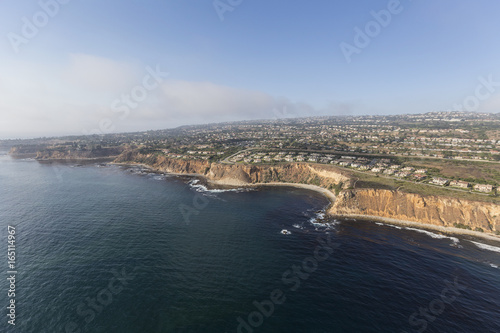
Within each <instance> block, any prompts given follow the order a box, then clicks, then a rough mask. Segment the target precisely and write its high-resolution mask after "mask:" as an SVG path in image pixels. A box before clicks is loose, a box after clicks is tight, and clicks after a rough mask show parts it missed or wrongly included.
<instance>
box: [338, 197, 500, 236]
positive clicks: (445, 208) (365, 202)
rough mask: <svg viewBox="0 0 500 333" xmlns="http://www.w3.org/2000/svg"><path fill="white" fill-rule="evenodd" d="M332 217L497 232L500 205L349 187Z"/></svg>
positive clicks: (499, 219)
mask: <svg viewBox="0 0 500 333" xmlns="http://www.w3.org/2000/svg"><path fill="white" fill-rule="evenodd" d="M329 213H330V214H331V215H333V216H339V217H352V216H358V215H362V216H366V217H380V218H387V219H396V220H402V221H410V222H418V223H423V224H429V225H434V226H441V227H455V226H457V225H461V226H462V227H469V228H470V229H471V230H478V229H481V230H483V231H484V232H489V233H494V232H497V231H500V205H498V204H494V203H487V202H478V201H470V200H463V199H458V198H450V197H443V196H434V195H428V196H423V195H420V194H414V193H406V192H401V191H396V190H383V189H348V190H344V191H342V192H340V193H339V195H338V196H337V199H336V200H335V202H334V203H333V205H332V206H331V207H330V209H329Z"/></svg>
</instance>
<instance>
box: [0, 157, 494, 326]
mask: <svg viewBox="0 0 500 333" xmlns="http://www.w3.org/2000/svg"><path fill="white" fill-rule="evenodd" d="M327 204H328V202H327V200H326V199H325V198H323V197H322V196H320V195H318V194H316V193H314V192H310V191H305V190H298V189H292V188H260V189H253V190H244V189H241V190H235V191H207V190H206V189H205V188H204V187H203V186H200V185H199V184H198V183H197V182H196V181H193V180H192V179H191V180H190V179H185V178H177V177H170V176H162V175H158V174H154V173H149V172H147V171H144V170H141V169H140V168H127V167H121V166H111V165H98V164H95V163H92V164H88V165H87V164H86V165H76V164H71V163H68V164H58V163H39V162H37V161H33V160H14V159H12V158H10V157H9V156H7V155H6V154H5V153H0V228H1V232H0V235H1V238H0V242H1V243H2V244H1V245H0V248H2V249H4V255H3V258H4V259H3V260H2V261H3V264H1V265H0V267H3V268H2V270H0V274H1V275H2V278H1V279H0V281H1V282H0V304H2V306H3V308H4V310H3V311H4V315H3V316H2V319H1V320H2V322H1V323H0V331H1V332H23V333H31V332H35V333H39V332H40V333H44V332H47V333H54V332H112V333H114V332H116V333H129V332H134V333H135V332H146V333H147V332H245V333H248V332H481V333H482V332H500V270H499V268H498V267H499V266H500V252H499V251H500V247H499V245H498V244H493V243H491V242H488V241H485V240H477V239H465V238H463V237H458V236H457V237H456V238H455V237H445V236H441V235H439V234H437V233H429V232H422V231H419V230H409V229H405V228H400V227H393V226H386V225H381V224H377V223H372V222H361V221H354V220H343V221H336V220H333V219H329V218H327V217H324V214H322V210H323V209H324V208H325V206H326V205H327ZM9 225H10V226H14V227H15V228H16V229H15V230H16V269H17V274H16V281H15V289H16V292H15V300H16V309H15V311H16V312H15V314H16V317H15V324H16V325H15V326H12V325H10V324H8V320H9V317H8V316H6V315H7V314H8V313H9V310H8V309H6V307H7V306H8V304H9V303H8V302H9V297H8V295H7V293H8V289H9V287H10V285H9V281H8V280H7V278H8V277H9V275H8V273H7V271H8V267H7V261H8V259H7V241H8V239H7V235H8V233H7V228H8V226H9ZM283 229H286V230H289V231H290V232H291V233H290V234H283V233H282V232H281V231H282V230H283ZM473 241H474V242H476V243H474V242H473ZM483 244H484V245H483Z"/></svg>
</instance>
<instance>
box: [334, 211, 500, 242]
mask: <svg viewBox="0 0 500 333" xmlns="http://www.w3.org/2000/svg"><path fill="white" fill-rule="evenodd" d="M329 216H332V217H334V218H342V219H355V220H363V221H371V222H382V223H384V224H388V225H398V226H405V227H411V228H415V229H422V230H433V231H439V232H441V233H443V234H446V235H461V236H473V237H477V238H484V239H487V240H491V241H496V242H500V236H496V235H494V234H490V233H484V232H479V231H474V230H467V229H459V228H455V227H444V226H440V225H434V224H426V223H420V222H414V221H405V220H398V219H393V218H389V217H381V216H375V215H360V214H329ZM499 245H500V244H499Z"/></svg>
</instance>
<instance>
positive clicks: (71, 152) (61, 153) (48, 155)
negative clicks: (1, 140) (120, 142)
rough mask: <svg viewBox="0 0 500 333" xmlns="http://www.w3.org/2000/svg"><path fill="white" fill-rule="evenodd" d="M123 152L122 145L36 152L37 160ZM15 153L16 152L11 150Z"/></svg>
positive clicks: (97, 156)
mask: <svg viewBox="0 0 500 333" xmlns="http://www.w3.org/2000/svg"><path fill="white" fill-rule="evenodd" d="M122 152H123V148H121V147H110V148H98V149H88V150H76V149H64V150H63V149H41V150H39V151H37V152H36V155H35V158H36V159H37V160H72V159H74V160H78V159H98V158H115V157H116V156H118V155H120V154H121V153H122ZM11 154H13V155H15V152H12V151H11Z"/></svg>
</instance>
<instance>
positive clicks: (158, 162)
mask: <svg viewBox="0 0 500 333" xmlns="http://www.w3.org/2000/svg"><path fill="white" fill-rule="evenodd" d="M115 162H122V163H143V164H146V165H149V166H151V167H153V168H155V169H156V170H159V171H163V172H169V173H180V174H200V175H203V176H205V177H206V178H207V179H208V180H213V181H217V182H218V183H219V184H227V185H236V186H238V185H246V184H259V183H275V182H279V183H296V184H310V185H316V186H320V187H322V188H325V189H328V190H330V191H331V192H335V190H334V189H337V190H340V189H342V191H340V193H339V194H338V195H337V199H336V200H335V202H334V203H333V205H332V206H331V207H330V209H329V213H330V214H331V215H337V216H339V215H340V216H345V215H365V216H377V217H383V218H392V219H398V220H404V221H413V222H420V223H426V224H432V225H438V226H444V227H453V226H454V224H457V223H458V224H463V225H465V226H469V227H470V228H471V229H475V228H481V229H483V230H484V231H485V232H496V231H500V205H499V204H494V203H485V202H476V201H469V200H461V199H455V198H448V197H439V196H422V195H418V194H412V193H405V192H400V191H393V190H381V189H354V190H353V189H348V188H350V187H351V186H352V185H353V180H352V179H351V178H350V176H349V174H348V173H346V172H345V171H343V170H340V169H338V168H335V167H333V166H329V165H320V164H318V165H316V164H307V163H289V164H280V165H275V166H271V165H255V166H252V165H242V164H220V163H210V162H208V161H200V160H183V159H170V158H168V157H166V156H162V155H158V154H141V153H139V152H138V151H126V152H124V153H123V154H121V155H120V156H119V157H118V158H117V159H116V160H115Z"/></svg>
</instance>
